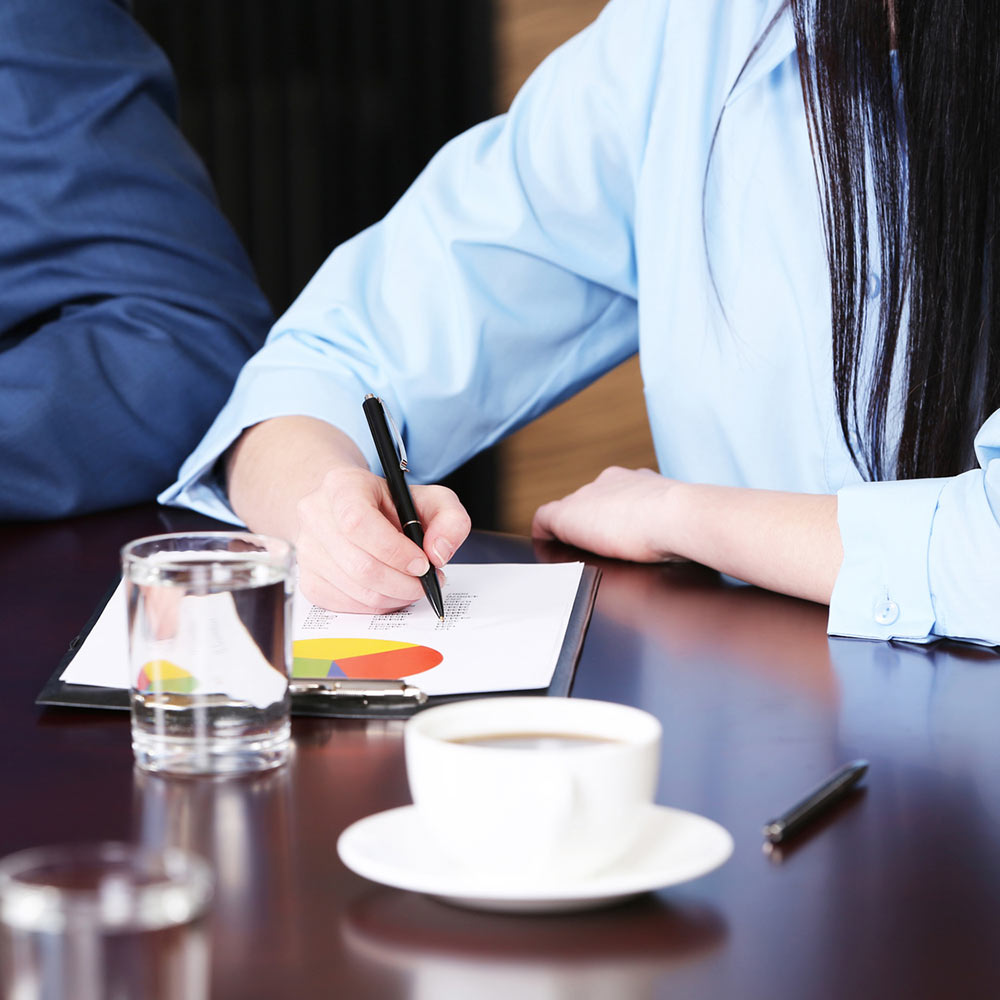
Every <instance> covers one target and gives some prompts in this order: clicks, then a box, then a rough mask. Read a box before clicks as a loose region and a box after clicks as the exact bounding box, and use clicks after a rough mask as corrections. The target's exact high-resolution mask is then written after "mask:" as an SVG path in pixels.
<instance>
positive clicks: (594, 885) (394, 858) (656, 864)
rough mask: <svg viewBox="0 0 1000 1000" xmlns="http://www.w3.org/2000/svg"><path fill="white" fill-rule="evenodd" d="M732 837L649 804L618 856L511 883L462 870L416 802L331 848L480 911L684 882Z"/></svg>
mask: <svg viewBox="0 0 1000 1000" xmlns="http://www.w3.org/2000/svg"><path fill="white" fill-rule="evenodd" d="M732 852H733V838H732V837H731V836H730V835H729V832H728V831H727V830H726V829H724V828H723V827H721V826H719V824H718V823H713V822H712V820H710V819H705V817H703V816H698V815H696V814H695V813H689V812H683V811H682V810H680V809H670V808H668V807H667V806H651V807H650V811H649V818H648V820H647V823H646V829H645V830H644V831H643V833H642V836H641V837H640V838H639V840H638V842H637V843H636V845H635V846H634V847H633V848H632V850H631V851H629V853H628V854H627V855H625V857H624V858H622V859H621V860H620V861H618V862H616V863H615V864H614V865H612V866H611V867H609V868H606V869H605V870H604V871H602V872H599V873H597V874H595V875H590V876H588V877H587V878H583V879H577V880H574V881H572V882H559V883H550V884H547V885H546V884H544V883H542V882H540V881H539V880H537V879H535V880H533V881H532V883H531V884H530V885H529V884H520V885H517V884H511V881H510V879H505V878H498V877H490V876H484V875H478V874H476V873H474V872H468V871H464V870H463V869H461V868H459V867H458V866H456V865H455V864H454V863H453V862H452V861H450V860H449V859H448V858H447V857H445V856H444V855H443V854H442V852H441V850H440V849H439V848H438V847H437V845H436V844H435V843H434V842H433V841H432V840H430V838H429V837H428V835H427V834H426V833H425V831H424V827H423V824H422V823H421V821H420V818H419V816H418V815H417V812H416V807H415V806H402V807H401V808H399V809H389V810H388V811H387V812H381V813H376V814H375V815H374V816H368V817H366V818H365V819H361V820H358V821H357V822H356V823H353V824H352V825H351V826H349V827H348V828H347V829H346V830H345V831H344V832H343V833H342V834H341V835H340V838H339V839H338V841H337V853H338V854H339V855H340V859H341V861H343V862H344V864H345V865H347V867H348V868H350V869H351V871H353V872H355V873H357V874H358V875H362V876H364V877H365V878H368V879H371V880H372V881H373V882H381V883H383V884H384V885H391V886H394V887H395V888H397V889H410V890H411V891H413V892H423V893H428V894H429V895H432V896H437V897H438V898H440V899H443V900H445V901H446V902H449V903H453V904H456V905H458V906H468V907H474V908H476V909H481V910H505V911H510V912H519V913H526V912H534V913H545V912H555V911H559V910H564V911H565V910H584V909H588V908H590V907H594V906H606V905H608V904H610V903H613V902H617V901H618V900H622V899H627V898H628V897H629V896H635V895H638V894H639V893H642V892H649V891H650V890H652V889H661V888H663V887H664V886H668V885H676V884H678V883H679V882H687V881H688V880H689V879H693V878H697V877H698V876H699V875H704V874H706V873H707V872H710V871H712V870H713V869H714V868H718V867H719V865H721V864H722V863H723V862H724V861H725V860H726V859H727V858H728V857H729V855H730V854H732Z"/></svg>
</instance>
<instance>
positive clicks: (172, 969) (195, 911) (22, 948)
mask: <svg viewBox="0 0 1000 1000" xmlns="http://www.w3.org/2000/svg"><path fill="white" fill-rule="evenodd" d="M212 891H213V879H212V874H211V872H210V870H209V868H208V865H207V864H206V863H205V862H204V861H203V860H202V859H201V858H198V857H196V856H195V855H193V854H189V853H188V852H186V851H182V850H179V849H177V848H168V849H166V850H164V851H151V850H148V849H145V848H142V847H138V846H136V845H132V844H120V843H113V842H108V843H97V844H72V845H65V846H53V847H39V848H32V849H30V850H26V851H20V852H18V853H17V854H11V855H9V856H8V857H6V858H4V859H3V860H2V861H0V918H2V919H0V983H2V989H3V996H4V997H9V998H12V1000H69V998H72V1000H108V998H112V997H114V998H123V1000H124V998H129V1000H131V998H136V1000H138V998H142V1000H207V998H208V994H209V980H210V975H209V973H210V967H209V954H210V952H209V947H208V936H207V935H208V917H207V914H208V908H209V904H210V902H211V898H212Z"/></svg>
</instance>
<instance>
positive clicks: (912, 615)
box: [827, 479, 948, 642]
mask: <svg viewBox="0 0 1000 1000" xmlns="http://www.w3.org/2000/svg"><path fill="white" fill-rule="evenodd" d="M947 482H948V480H947V479H909V480H902V481H899V482H887V483H861V484H858V485H854V486H847V487H845V488H844V489H842V490H840V491H839V492H838V494H837V523H838V524H839V526H840V538H841V542H842V543H843V547H844V561H843V563H842V565H841V567H840V573H839V574H838V576H837V582H836V584H835V585H834V588H833V596H832V597H831V599H830V618H829V621H828V624H827V631H828V632H829V633H830V634H831V635H843V636H852V637H854V638H859V639H905V640H907V641H910V642H926V641H929V640H931V639H934V638H936V637H935V636H934V634H933V633H934V623H935V615H934V603H933V600H932V598H931V587H930V579H929V574H928V568H927V553H928V547H929V544H930V536H931V525H932V523H933V521H934V514H935V512H936V510H937V505H938V497H939V496H940V494H941V490H942V489H943V488H944V486H945V484H946V483H947Z"/></svg>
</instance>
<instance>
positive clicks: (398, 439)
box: [365, 392, 409, 472]
mask: <svg viewBox="0 0 1000 1000" xmlns="http://www.w3.org/2000/svg"><path fill="white" fill-rule="evenodd" d="M365 399H377V400H378V405H379V406H381V407H382V412H383V413H384V414H385V418H386V420H388V421H389V427H390V428H391V429H392V437H393V441H394V442H395V444H396V451H397V454H398V457H399V467H400V469H402V470H403V472H407V471H408V470H409V466H408V464H407V462H408V460H407V458H406V445H405V444H403V435H402V434H401V433H400V431H399V428H398V427H397V426H396V421H395V419H394V418H393V416H392V413H391V412H390V411H389V407H388V406H386V405H385V400H384V399H383V398H382V397H381V396H376V395H375V393H374V392H368V393H365Z"/></svg>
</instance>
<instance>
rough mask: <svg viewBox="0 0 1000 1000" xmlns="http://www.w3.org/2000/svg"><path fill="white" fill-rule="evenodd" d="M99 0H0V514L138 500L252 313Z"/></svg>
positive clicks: (261, 308) (216, 216) (219, 221)
mask: <svg viewBox="0 0 1000 1000" xmlns="http://www.w3.org/2000/svg"><path fill="white" fill-rule="evenodd" d="M176 113H177V108H176V89H175V85H174V81H173V76H172V73H171V70H170V67H169V65H168V63H167V61H166V59H165V57H164V56H163V54H162V52H160V50H159V49H158V48H157V47H156V46H155V45H154V43H153V42H152V41H151V40H150V38H149V37H148V36H147V35H146V34H145V33H144V32H143V30H142V29H141V28H140V27H139V25H138V24H137V23H136V22H135V20H134V19H133V18H132V16H131V14H130V13H129V11H128V9H127V7H126V6H124V5H123V3H118V2H115V0H4V2H3V3H2V4H0V518H4V519H20V518H31V519H34V518H54V517H61V516H65V515H69V514H75V513H82V512H86V511H92V510H97V509H101V508H107V507H114V506H120V505H125V504H129V503H134V502H138V501H142V500H148V499H151V498H152V497H154V496H155V494H156V493H157V492H158V491H159V490H161V489H162V488H163V487H164V486H166V485H167V484H168V483H169V482H170V481H171V480H172V478H173V477H174V474H175V472H176V470H177V467H178V466H179V465H180V462H181V460H182V459H183V458H184V456H185V455H186V454H187V453H188V452H189V451H190V450H191V449H192V448H193V447H194V445H195V444H196V443H197V441H198V439H199V438H200V437H201V435H202V434H203V433H204V431H205V429H206V428H207V427H208V425H209V423H210V421H211V420H212V418H213V417H214V416H215V414H216V412H217V411H218V409H219V408H220V406H221V405H222V404H223V402H224V401H225V399H226V397H227V396H228V394H229V391H230V389H231V387H232V384H233V381H234V379H235V377H236V374H237V373H238V371H239V369H240V367H241V366H242V364H243V362H244V361H245V360H246V359H247V358H248V357H249V356H250V354H251V353H253V351H254V350H255V349H256V348H257V347H258V346H259V345H260V343H261V342H262V341H263V339H264V336H265V335H266V333H267V330H268V327H269V326H270V323H271V319H272V317H271V314H270V309H269V306H268V304H267V302H266V300H265V298H264V296H263V294H262V293H261V291H260V290H259V288H258V286H257V284H256V280H255V278H254V275H253V270H252V268H251V266H250V263H249V261H248V259H247V257H246V255H245V253H244V251H243V249H242V247H241V246H240V244H239V241H238V240H237V238H236V236H235V234H234V233H233V231H232V229H231V228H230V226H229V225H228V223H227V222H226V221H225V219H224V218H223V216H222V214H221V212H220V211H219V208H218V206H217V204H216V201H215V197H214V193H213V190H212V186H211V183H210V181H209V179H208V176H207V174H206V172H205V170H204V168H203V166H202V164H201V163H200V161H199V160H198V158H197V156H196V155H195V154H194V153H193V152H192V150H191V149H190V148H189V146H188V145H187V144H186V142H185V141H184V139H183V138H182V136H181V134H180V131H179V129H178V127H177V121H176Z"/></svg>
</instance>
